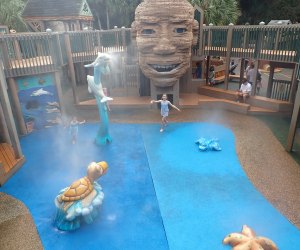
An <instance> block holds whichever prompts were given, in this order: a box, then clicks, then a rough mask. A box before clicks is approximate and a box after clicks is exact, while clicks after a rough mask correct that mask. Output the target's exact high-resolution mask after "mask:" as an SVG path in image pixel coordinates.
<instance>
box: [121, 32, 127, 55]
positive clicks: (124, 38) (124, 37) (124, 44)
mask: <svg viewBox="0 0 300 250" xmlns="http://www.w3.org/2000/svg"><path fill="white" fill-rule="evenodd" d="M121 35H122V46H123V51H126V49H125V48H126V47H127V46H126V33H125V27H122V28H121Z"/></svg>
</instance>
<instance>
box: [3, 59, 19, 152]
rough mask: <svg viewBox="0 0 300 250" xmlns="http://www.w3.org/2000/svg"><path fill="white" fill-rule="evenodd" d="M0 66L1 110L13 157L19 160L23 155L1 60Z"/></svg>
mask: <svg viewBox="0 0 300 250" xmlns="http://www.w3.org/2000/svg"><path fill="white" fill-rule="evenodd" d="M0 65H1V67H0V101H1V105H2V109H3V113H4V117H5V121H6V123H7V127H8V131H9V135H10V139H11V143H12V146H13V148H14V151H15V155H16V157H17V158H21V157H23V154H22V150H21V146H20V142H19V137H18V133H17V129H16V124H15V121H14V117H13V114H12V111H11V106H10V101H9V97H8V94H7V88H6V86H7V84H6V80H5V76H4V72H3V67H2V61H1V59H0Z"/></svg>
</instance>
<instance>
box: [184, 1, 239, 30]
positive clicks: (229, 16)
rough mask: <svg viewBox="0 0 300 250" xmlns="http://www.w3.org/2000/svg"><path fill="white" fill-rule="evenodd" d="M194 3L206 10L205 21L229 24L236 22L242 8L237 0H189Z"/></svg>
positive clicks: (215, 23)
mask: <svg viewBox="0 0 300 250" xmlns="http://www.w3.org/2000/svg"><path fill="white" fill-rule="evenodd" d="M189 2H190V3H191V4H192V5H195V4H196V5H198V6H199V7H201V9H202V10H203V11H204V23H206V24H209V23H213V24H214V25H228V24H229V23H234V24H235V23H236V21H237V19H238V17H239V15H240V10H239V7H238V1H236V0H189Z"/></svg>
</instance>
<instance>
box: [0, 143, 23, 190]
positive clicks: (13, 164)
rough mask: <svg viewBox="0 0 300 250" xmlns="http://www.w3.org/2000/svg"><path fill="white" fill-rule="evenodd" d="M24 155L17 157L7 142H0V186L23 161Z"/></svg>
mask: <svg viewBox="0 0 300 250" xmlns="http://www.w3.org/2000/svg"><path fill="white" fill-rule="evenodd" d="M24 161H25V159H24V157H22V158H19V159H17V158H16V157H15V153H14V150H13V148H12V146H11V145H9V144H8V143H0V186H2V185H3V184H4V183H5V182H6V181H7V180H8V178H9V177H11V176H12V175H13V174H14V173H15V172H16V171H17V170H18V169H19V168H20V167H21V166H22V164H23V163H24Z"/></svg>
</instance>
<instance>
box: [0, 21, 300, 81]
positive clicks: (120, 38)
mask: <svg viewBox="0 0 300 250" xmlns="http://www.w3.org/2000/svg"><path fill="white" fill-rule="evenodd" d="M200 39H202V40H201V42H199V43H198V47H199V46H202V48H197V47H194V48H193V53H194V55H198V56H202V55H210V56H221V57H225V56H227V57H228V56H230V57H237V58H252V59H262V60H270V61H278V62H289V63H298V64H299V62H300V25H299V24H297V25H296V24H294V25H281V26H261V25H258V26H205V27H203V33H202V37H200ZM130 44H131V30H130V29H129V28H121V29H113V30H104V31H77V32H65V33H56V32H52V33H19V34H6V35H0V48H1V51H0V56H1V58H2V60H3V62H4V70H5V75H6V77H17V76H22V75H33V74H40V73H44V72H51V71H55V70H57V69H59V68H60V67H61V66H62V65H65V64H68V63H70V62H71V63H76V62H87V61H93V60H94V59H95V58H96V56H97V53H98V52H117V53H127V52H128V46H129V45H130ZM297 75H298V77H299V75H300V73H299V72H297Z"/></svg>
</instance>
